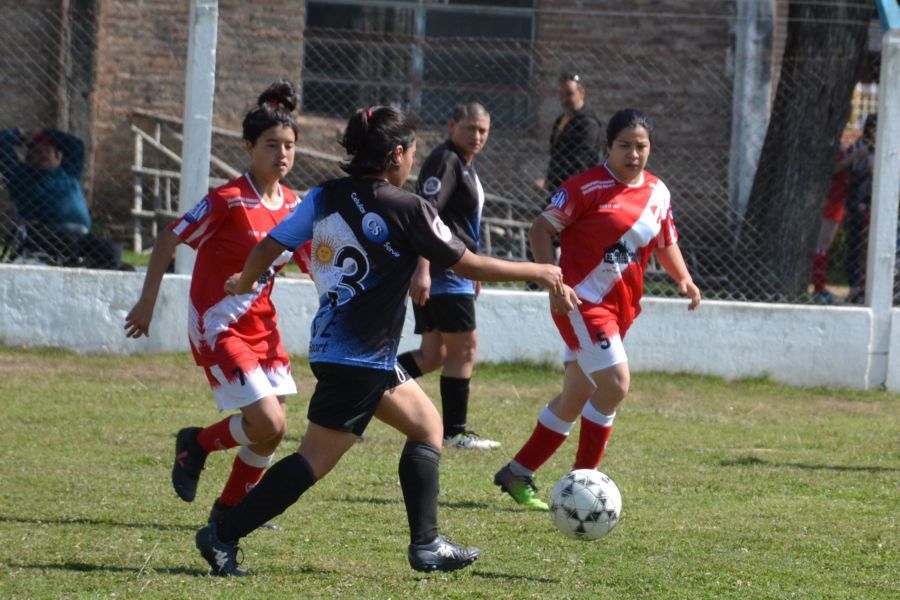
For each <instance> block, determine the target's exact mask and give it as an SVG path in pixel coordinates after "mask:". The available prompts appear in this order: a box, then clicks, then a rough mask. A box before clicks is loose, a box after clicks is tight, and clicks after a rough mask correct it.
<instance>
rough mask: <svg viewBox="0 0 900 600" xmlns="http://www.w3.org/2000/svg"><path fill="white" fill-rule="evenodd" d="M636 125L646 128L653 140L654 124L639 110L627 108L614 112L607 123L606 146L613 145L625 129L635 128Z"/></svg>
mask: <svg viewBox="0 0 900 600" xmlns="http://www.w3.org/2000/svg"><path fill="white" fill-rule="evenodd" d="M635 127H643V128H644V129H646V130H647V136H648V137H649V138H650V141H651V142H652V141H653V124H652V123H651V122H650V118H649V117H648V116H647V115H645V114H644V113H642V112H641V111H639V110H636V109H634V108H625V109H622V110H620V111H619V112H617V113H616V114H614V115H613V116H612V118H611V119H610V120H609V123H607V124H606V147H607V148H609V147H610V146H612V143H613V142H614V141H615V139H616V137H617V136H618V135H619V134H620V133H622V130H623V129H634V128H635Z"/></svg>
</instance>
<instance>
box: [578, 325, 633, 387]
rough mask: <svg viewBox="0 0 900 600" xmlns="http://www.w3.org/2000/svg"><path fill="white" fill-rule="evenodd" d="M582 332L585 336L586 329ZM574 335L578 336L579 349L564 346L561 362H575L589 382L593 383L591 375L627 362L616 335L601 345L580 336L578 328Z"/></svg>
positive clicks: (622, 347) (623, 349)
mask: <svg viewBox="0 0 900 600" xmlns="http://www.w3.org/2000/svg"><path fill="white" fill-rule="evenodd" d="M584 332H585V334H587V330H586V329H585V330H584ZM575 333H576V335H578V341H579V342H581V348H580V349H579V350H577V351H575V350H572V349H571V348H569V347H568V346H566V347H565V349H564V350H563V362H564V363H568V362H572V361H577V362H578V366H579V367H581V370H582V371H583V372H584V374H585V375H587V377H588V379H590V380H591V381H593V379H592V378H591V373H596V372H597V371H602V370H603V369H608V368H610V367H612V366H614V365H617V364H619V363H623V362H626V361H627V360H628V356H627V355H626V354H625V346H624V345H623V344H622V338H621V337H620V336H619V334H618V333H614V334H612V335H611V336H610V337H609V338H606V339H605V340H604V342H602V343H593V342H592V341H591V339H590V336H587V335H585V336H582V335H581V332H580V331H579V329H578V328H576V329H575Z"/></svg>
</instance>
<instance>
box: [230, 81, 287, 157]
mask: <svg viewBox="0 0 900 600" xmlns="http://www.w3.org/2000/svg"><path fill="white" fill-rule="evenodd" d="M298 103H299V101H298V98H297V92H296V91H295V89H294V84H293V83H291V82H290V81H288V80H287V79H280V80H278V81H276V82H274V83H273V84H272V85H270V86H269V87H268V88H266V90H265V91H264V92H263V93H262V94H260V95H259V98H257V100H256V106H255V107H253V108H251V109H250V110H249V111H247V114H246V116H245V117H244V122H243V124H242V129H243V138H244V139H245V140H247V141H248V142H250V143H251V144H255V143H256V140H257V139H258V138H259V136H260V135H262V133H263V132H264V131H265V130H267V129H269V128H270V127H274V126H276V125H281V126H282V127H290V128H291V129H293V130H294V136H295V137H296V136H297V134H298V133H299V130H298V127H297V122H296V121H295V120H294V115H293V114H292V113H293V111H294V109H296V108H297V104H298Z"/></svg>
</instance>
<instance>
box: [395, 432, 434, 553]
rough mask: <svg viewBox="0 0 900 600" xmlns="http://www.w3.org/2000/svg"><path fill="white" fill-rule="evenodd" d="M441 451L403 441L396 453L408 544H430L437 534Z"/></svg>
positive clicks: (420, 443)
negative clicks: (406, 523) (400, 448)
mask: <svg viewBox="0 0 900 600" xmlns="http://www.w3.org/2000/svg"><path fill="white" fill-rule="evenodd" d="M440 459H441V453H440V452H439V451H438V449H437V448H435V447H434V446H432V445H431V444H428V443H426V442H406V445H405V446H404V447H403V453H402V454H401V455H400V467H399V469H398V471H399V473H400V489H402V490H403V502H404V504H406V518H407V519H408V520H409V543H410V544H430V543H431V542H433V541H434V539H435V538H436V537H437V534H438V533H437V532H438V529H437V501H438V492H439V491H440V481H439V480H440V471H439V468H438V467H439V465H438V463H439V461H440Z"/></svg>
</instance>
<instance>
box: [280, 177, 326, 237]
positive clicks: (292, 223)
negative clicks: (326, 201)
mask: <svg viewBox="0 0 900 600" xmlns="http://www.w3.org/2000/svg"><path fill="white" fill-rule="evenodd" d="M321 196H322V188H321V187H315V188H313V189H311V190H309V192H308V193H307V194H306V197H305V198H303V200H302V201H301V202H300V204H299V205H297V208H295V209H294V210H293V212H291V214H289V215H288V216H287V217H285V218H284V220H283V221H282V222H281V223H279V224H278V225H276V226H275V227H274V228H272V230H271V231H270V232H269V237H270V238H272V239H273V240H275V241H276V242H278V243H279V244H281V245H282V246H284V247H285V248H287V249H288V250H291V251H294V250H297V248H300V247H301V246H303V244H305V243H306V242H308V241H309V240H311V239H312V234H313V222H314V221H315V216H316V205H317V204H318V203H319V202H320V201H321ZM301 253H302V249H301Z"/></svg>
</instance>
